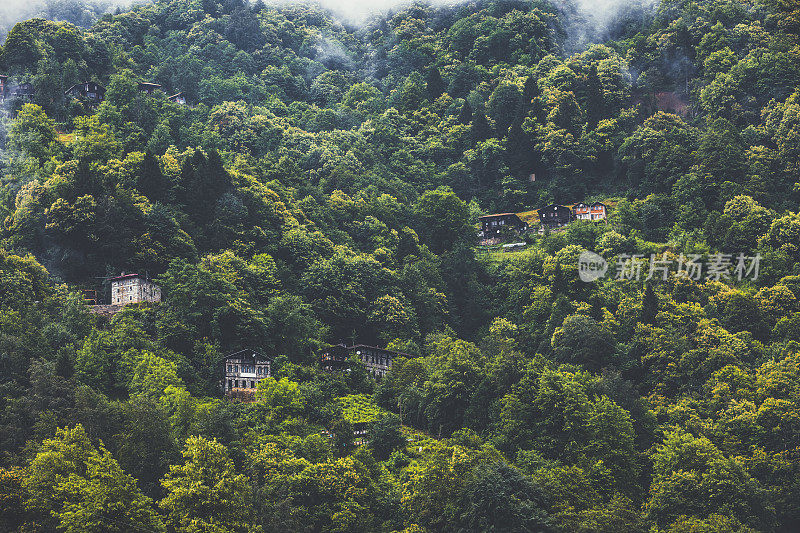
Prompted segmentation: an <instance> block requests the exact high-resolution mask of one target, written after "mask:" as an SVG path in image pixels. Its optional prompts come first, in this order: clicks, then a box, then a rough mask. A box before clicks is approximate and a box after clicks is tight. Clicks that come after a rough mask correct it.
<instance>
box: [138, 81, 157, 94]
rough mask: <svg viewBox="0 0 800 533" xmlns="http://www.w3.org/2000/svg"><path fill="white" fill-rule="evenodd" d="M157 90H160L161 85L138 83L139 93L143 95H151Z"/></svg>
mask: <svg viewBox="0 0 800 533" xmlns="http://www.w3.org/2000/svg"><path fill="white" fill-rule="evenodd" d="M159 89H161V85H159V84H158V83H148V82H146V81H140V82H139V91H141V92H143V93H145V94H153V93H154V92H156V91H157V90H159Z"/></svg>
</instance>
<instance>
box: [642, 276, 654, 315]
mask: <svg viewBox="0 0 800 533" xmlns="http://www.w3.org/2000/svg"><path fill="white" fill-rule="evenodd" d="M656 314H658V296H656V292H655V291H654V290H653V286H652V285H651V284H650V283H648V284H647V286H646V287H645V289H644V296H643V297H642V322H643V323H644V324H654V323H655V320H656Z"/></svg>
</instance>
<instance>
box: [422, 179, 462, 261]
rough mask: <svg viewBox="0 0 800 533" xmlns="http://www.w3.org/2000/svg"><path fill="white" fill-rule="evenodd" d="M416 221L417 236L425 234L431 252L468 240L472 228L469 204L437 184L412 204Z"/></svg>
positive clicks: (447, 248)
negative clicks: (436, 186)
mask: <svg viewBox="0 0 800 533" xmlns="http://www.w3.org/2000/svg"><path fill="white" fill-rule="evenodd" d="M414 213H415V215H416V216H417V217H418V220H419V222H420V226H419V231H418V233H419V234H420V235H425V236H426V238H425V240H426V241H427V242H428V243H429V245H430V247H431V249H432V250H433V251H434V252H437V253H440V252H443V251H446V250H449V249H451V248H452V247H453V245H454V244H455V243H456V242H457V241H460V240H464V241H467V242H469V241H470V240H472V239H473V238H474V233H475V232H474V230H473V229H472V227H471V226H470V225H469V217H470V212H469V206H468V205H467V204H466V202H464V201H463V200H461V199H460V198H459V197H458V196H456V194H455V193H454V192H453V191H452V189H450V188H447V187H440V188H438V189H436V190H433V191H427V192H425V193H424V194H423V195H422V196H420V197H419V199H418V200H417V202H416V204H415V205H414Z"/></svg>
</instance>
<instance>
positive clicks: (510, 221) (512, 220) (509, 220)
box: [478, 213, 529, 239]
mask: <svg viewBox="0 0 800 533" xmlns="http://www.w3.org/2000/svg"><path fill="white" fill-rule="evenodd" d="M478 220H479V221H480V223H481V233H480V236H481V237H482V238H484V239H491V238H494V237H497V236H499V235H501V234H502V232H503V230H507V231H512V232H515V233H522V232H524V231H528V229H529V228H528V223H527V222H525V221H524V220H522V219H521V218H519V217H518V216H517V214H516V213H497V214H495V215H485V216H482V217H480V218H478Z"/></svg>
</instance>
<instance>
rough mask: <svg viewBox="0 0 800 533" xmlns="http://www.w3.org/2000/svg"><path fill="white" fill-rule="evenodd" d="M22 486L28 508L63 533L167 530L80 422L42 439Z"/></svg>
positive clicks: (149, 504)
mask: <svg viewBox="0 0 800 533" xmlns="http://www.w3.org/2000/svg"><path fill="white" fill-rule="evenodd" d="M23 484H24V486H25V489H26V490H27V492H28V494H29V495H30V496H29V499H28V503H27V505H28V507H29V508H30V509H33V510H36V511H38V512H39V513H40V514H39V517H40V518H42V519H43V520H44V521H45V523H47V516H48V515H50V516H51V517H52V519H53V522H54V524H55V525H56V526H57V527H58V528H59V529H62V530H64V531H66V532H67V533H79V532H86V531H88V532H97V533H100V532H103V531H109V532H120V533H122V532H128V531H137V530H143V531H164V530H165V529H164V525H163V523H162V521H161V517H160V516H158V514H157V513H156V512H155V510H154V509H153V508H152V500H150V498H147V497H146V496H144V495H143V494H142V493H141V492H140V491H139V488H138V487H137V486H136V480H135V479H133V478H132V477H131V476H130V475H128V474H126V473H125V472H124V471H123V470H122V468H121V467H120V466H119V464H118V463H117V462H116V461H115V460H114V458H113V457H111V454H110V453H109V452H108V451H107V450H106V449H105V448H104V447H103V446H102V444H101V445H100V447H99V448H95V447H94V446H93V445H92V443H91V442H90V440H89V437H88V436H87V435H86V432H85V430H84V429H83V426H81V425H80V424H79V425H77V426H75V428H73V429H69V428H64V429H59V430H58V431H56V436H55V438H53V439H47V440H45V441H44V442H43V443H42V445H41V447H40V448H39V452H38V453H37V454H36V456H35V457H34V458H33V459H32V460H31V462H30V464H29V465H28V468H27V470H26V473H25V477H24V480H23Z"/></svg>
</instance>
